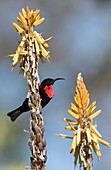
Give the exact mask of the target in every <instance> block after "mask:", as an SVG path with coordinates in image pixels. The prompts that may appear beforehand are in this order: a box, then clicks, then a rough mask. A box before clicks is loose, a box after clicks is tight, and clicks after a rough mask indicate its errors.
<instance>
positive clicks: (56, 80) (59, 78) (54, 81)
mask: <svg viewBox="0 0 111 170" xmlns="http://www.w3.org/2000/svg"><path fill="white" fill-rule="evenodd" d="M58 80H65V79H64V78H56V79H54V80H53V81H52V82H51V84H54V83H55V82H56V81H58Z"/></svg>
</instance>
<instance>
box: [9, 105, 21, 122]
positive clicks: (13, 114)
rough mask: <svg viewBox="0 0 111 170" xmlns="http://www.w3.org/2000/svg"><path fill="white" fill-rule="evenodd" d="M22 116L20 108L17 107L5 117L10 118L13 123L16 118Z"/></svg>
mask: <svg viewBox="0 0 111 170" xmlns="http://www.w3.org/2000/svg"><path fill="white" fill-rule="evenodd" d="M21 114H22V112H21V107H18V108H17V109H15V110H13V111H11V112H9V113H7V116H9V117H10V119H11V121H12V122H14V121H15V120H16V119H17V117H18V116H20V115H21Z"/></svg>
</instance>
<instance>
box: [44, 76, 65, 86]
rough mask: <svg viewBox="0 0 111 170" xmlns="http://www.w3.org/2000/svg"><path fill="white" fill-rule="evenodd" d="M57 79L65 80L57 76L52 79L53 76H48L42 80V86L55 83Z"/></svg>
mask: <svg viewBox="0 0 111 170" xmlns="http://www.w3.org/2000/svg"><path fill="white" fill-rule="evenodd" d="M57 80H65V79H64V78H56V79H52V78H47V79H45V80H43V81H42V83H41V86H42V87H43V86H46V85H48V86H50V85H53V84H54V83H55V82H56V81H57Z"/></svg>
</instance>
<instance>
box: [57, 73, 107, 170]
mask: <svg viewBox="0 0 111 170" xmlns="http://www.w3.org/2000/svg"><path fill="white" fill-rule="evenodd" d="M74 101H75V104H73V103H71V109H70V110H68V114H69V115H70V116H72V117H73V118H74V120H73V119H72V120H71V119H67V118H64V121H65V122H66V123H67V124H68V125H67V126H66V127H65V129H66V130H71V131H73V132H74V136H73V137H70V136H67V135H64V134H59V135H58V136H60V137H62V138H69V139H72V145H71V148H70V153H72V154H73V155H74V158H75V159H74V164H75V166H76V165H77V163H78V162H79V165H80V167H83V169H84V170H92V160H93V155H92V149H93V150H94V152H95V154H96V155H97V157H98V159H99V160H100V158H101V151H100V146H99V143H101V144H103V145H106V146H110V143H109V142H106V141H104V140H103V139H102V135H101V134H100V132H99V131H98V130H97V124H96V123H95V124H93V120H94V118H95V117H97V116H98V115H99V114H100V113H101V110H98V111H96V112H94V111H95V110H96V101H94V102H93V103H92V104H91V105H89V103H90V99H89V93H88V90H87V89H86V86H85V84H84V81H83V78H82V76H81V73H79V74H78V77H77V85H76V92H75V96H74ZM93 112H94V113H93Z"/></svg>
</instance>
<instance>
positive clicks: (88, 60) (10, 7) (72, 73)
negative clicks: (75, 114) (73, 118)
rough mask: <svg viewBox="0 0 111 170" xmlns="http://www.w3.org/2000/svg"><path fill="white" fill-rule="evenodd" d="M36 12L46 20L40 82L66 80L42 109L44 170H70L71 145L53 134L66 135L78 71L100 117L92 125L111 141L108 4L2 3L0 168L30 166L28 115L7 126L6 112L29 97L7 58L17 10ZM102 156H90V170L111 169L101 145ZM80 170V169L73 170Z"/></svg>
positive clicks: (96, 0) (85, 0)
mask: <svg viewBox="0 0 111 170" xmlns="http://www.w3.org/2000/svg"><path fill="white" fill-rule="evenodd" d="M27 5H28V6H29V7H30V8H31V9H34V10H35V9H36V8H39V9H40V10H41V17H45V18H46V20H45V22H43V24H42V25H40V26H39V27H38V28H37V31H38V32H44V38H48V37H50V36H52V35H53V36H54V38H53V39H52V40H51V41H50V43H49V44H50V51H51V58H52V60H51V62H50V64H49V63H44V64H42V63H40V64H39V73H40V79H41V81H42V80H43V79H45V78H48V77H51V78H57V77H64V78H65V79H66V80H65V81H64V82H63V81H61V82H58V83H56V84H55V85H54V90H55V97H54V99H53V100H52V101H51V102H50V103H49V104H48V105H47V106H46V107H45V108H44V109H43V117H44V121H45V138H46V141H47V155H48V160H47V164H46V170H52V169H53V170H59V169H64V170H73V169H74V164H73V155H71V154H70V153H69V150H70V146H71V141H70V140H65V139H61V138H59V137H57V136H56V134H58V133H64V134H69V133H68V132H67V131H66V130H65V129H64V127H65V125H66V124H65V122H64V121H63V118H64V117H67V118H70V117H69V115H68V114H67V109H69V108H70V102H73V96H74V92H75V85H76V77H77V74H78V73H79V72H82V75H83V77H84V81H85V84H86V86H87V89H88V90H89V93H90V98H91V101H94V100H96V101H97V109H102V113H101V115H100V116H98V117H97V118H96V119H95V121H96V122H97V123H98V130H99V131H100V132H101V133H102V135H103V139H104V140H106V141H109V142H111V1H110V0H69V1H67V0H31V1H30V0H19V1H15V0H10V1H6V0H0V169H1V170H23V169H25V167H26V166H29V165H30V159H29V157H30V150H29V147H28V145H27V141H28V139H29V135H28V134H27V133H24V131H23V130H24V129H25V130H29V118H30V115H29V113H24V115H22V116H21V117H19V118H18V119H17V121H16V122H15V123H11V121H10V120H9V118H8V117H7V116H6V114H7V112H9V111H11V110H13V109H15V108H16V107H18V106H19V105H20V104H21V103H22V102H23V100H24V98H25V97H26V95H27V91H28V88H27V83H26V80H25V79H24V78H23V76H22V74H20V73H19V66H17V67H16V68H15V69H14V71H13V72H11V63H12V61H11V58H9V57H7V56H8V55H9V54H12V53H14V52H15V50H16V48H17V46H18V40H20V36H19V35H18V33H17V32H16V30H15V29H14V28H13V27H12V24H11V23H12V22H13V21H15V22H16V19H15V18H16V17H17V16H18V12H19V11H21V9H22V8H25V7H26V6H27ZM101 152H102V158H101V161H98V159H97V158H96V156H95V154H94V153H93V158H94V160H93V170H97V169H98V170H104V169H107V170H110V169H111V149H109V148H107V147H105V146H103V145H101ZM77 169H79V167H77Z"/></svg>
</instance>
